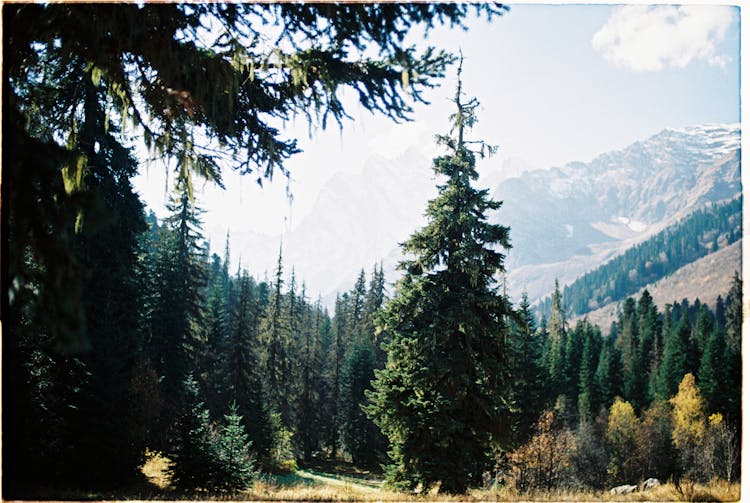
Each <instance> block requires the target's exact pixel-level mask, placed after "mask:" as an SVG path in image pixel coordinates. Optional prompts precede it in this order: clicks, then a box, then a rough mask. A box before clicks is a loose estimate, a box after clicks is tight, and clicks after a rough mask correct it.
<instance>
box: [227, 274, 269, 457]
mask: <svg viewBox="0 0 750 503" xmlns="http://www.w3.org/2000/svg"><path fill="white" fill-rule="evenodd" d="M237 279H238V284H237V293H236V297H237V298H236V301H235V303H234V305H233V306H232V313H231V317H230V332H229V335H228V338H227V345H226V347H225V348H224V351H223V353H224V355H225V362H226V363H225V368H224V369H223V374H224V376H225V377H224V381H223V384H224V395H225V396H226V397H227V398H229V399H231V400H232V403H233V406H234V408H235V409H236V410H235V411H234V412H236V413H237V414H239V415H240V416H242V418H243V426H244V428H245V430H246V431H247V432H249V438H250V439H251V441H252V444H253V449H254V450H255V452H256V453H257V455H258V457H259V458H261V459H265V458H266V457H267V456H268V452H269V449H270V447H271V426H270V417H269V411H268V406H267V404H266V397H265V394H264V392H263V384H262V380H261V378H260V372H261V368H260V361H259V360H260V358H259V357H258V354H257V351H258V345H259V333H258V330H259V325H260V316H261V312H260V310H261V308H260V302H259V300H258V298H257V292H256V288H255V285H254V281H253V279H252V278H251V277H250V276H249V275H248V274H247V272H243V274H242V276H240V277H239V278H237ZM224 403H225V404H226V402H224Z"/></svg>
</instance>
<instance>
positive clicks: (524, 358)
mask: <svg viewBox="0 0 750 503" xmlns="http://www.w3.org/2000/svg"><path fill="white" fill-rule="evenodd" d="M543 349H544V332H543V331H541V330H539V331H537V330H536V329H535V327H534V316H533V314H532V313H531V307H530V305H529V302H528V298H527V297H526V295H525V294H524V295H523V296H522V298H521V303H520V304H519V306H518V312H517V317H516V318H515V319H514V320H513V321H512V322H511V330H510V333H509V342H508V353H509V358H508V360H509V364H510V365H511V367H512V369H511V376H512V386H511V392H512V402H513V405H514V409H515V411H514V418H513V437H514V438H513V443H514V444H518V443H521V442H525V441H526V440H527V439H528V437H529V435H530V434H531V428H532V426H533V424H532V423H531V422H530V421H529V420H528V418H529V417H538V416H539V415H540V414H541V412H542V409H543V407H544V405H545V403H546V396H545V384H546V369H545V368H544V366H543V360H542V351H543Z"/></svg>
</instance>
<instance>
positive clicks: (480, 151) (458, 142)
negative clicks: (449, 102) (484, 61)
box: [435, 53, 497, 159]
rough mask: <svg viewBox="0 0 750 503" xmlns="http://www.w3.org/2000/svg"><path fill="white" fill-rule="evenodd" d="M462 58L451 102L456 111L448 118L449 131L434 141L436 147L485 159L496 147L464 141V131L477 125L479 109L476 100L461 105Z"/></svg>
mask: <svg viewBox="0 0 750 503" xmlns="http://www.w3.org/2000/svg"><path fill="white" fill-rule="evenodd" d="M463 65H464V56H463V53H460V56H459V62H458V70H457V83H456V94H455V97H454V98H453V102H454V103H455V104H456V108H457V111H456V112H455V113H452V114H451V115H450V116H449V117H450V121H451V129H450V133H449V134H448V135H436V137H435V139H436V141H437V143H438V145H445V146H446V147H448V148H449V149H451V150H453V151H454V152H456V153H457V152H459V151H461V150H462V149H464V148H465V149H467V150H469V151H471V152H473V153H474V154H476V155H479V157H480V158H482V159H483V158H485V157H488V156H491V155H494V154H495V153H496V152H497V146H496V145H489V144H487V143H486V142H484V141H483V140H466V139H464V129H471V128H473V127H474V124H476V123H477V120H478V119H477V115H476V112H475V110H476V109H477V107H479V100H478V99H476V98H470V99H469V100H468V102H466V103H462V97H463V94H464V93H463V90H462V88H463V81H462V79H461V73H462V72H463ZM468 145H478V146H479V148H477V149H476V150H472V149H470V148H469V147H468Z"/></svg>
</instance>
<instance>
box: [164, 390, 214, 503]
mask: <svg viewBox="0 0 750 503" xmlns="http://www.w3.org/2000/svg"><path fill="white" fill-rule="evenodd" d="M182 394H183V398H182V400H181V403H182V404H183V405H182V410H181V411H180V414H179V416H178V418H177V423H176V430H177V431H176V435H175V438H174V442H173V445H172V450H171V453H170V455H169V458H170V459H171V460H172V466H171V468H172V481H173V483H174V484H175V485H176V486H177V487H178V488H180V489H185V490H196V489H204V490H208V489H211V488H212V486H213V483H214V480H215V479H214V477H215V476H216V473H217V469H218V459H217V456H216V451H215V448H214V442H215V440H214V435H215V433H214V431H213V430H212V428H211V423H210V419H209V415H208V409H206V408H205V406H204V403H203V401H202V400H201V399H200V391H199V390H198V382H197V381H196V380H195V378H194V377H193V376H192V375H188V376H187V377H186V378H185V380H184V381H183V390H182Z"/></svg>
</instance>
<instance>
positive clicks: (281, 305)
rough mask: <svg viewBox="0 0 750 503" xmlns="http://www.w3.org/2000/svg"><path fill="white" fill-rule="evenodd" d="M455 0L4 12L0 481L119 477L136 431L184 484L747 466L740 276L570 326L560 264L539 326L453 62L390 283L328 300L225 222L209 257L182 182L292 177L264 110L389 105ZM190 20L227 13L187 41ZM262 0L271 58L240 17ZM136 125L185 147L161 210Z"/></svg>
mask: <svg viewBox="0 0 750 503" xmlns="http://www.w3.org/2000/svg"><path fill="white" fill-rule="evenodd" d="M467 9H468V7H467V6H466V5H461V4H449V5H443V4H388V5H385V4H384V5H378V4H341V5H334V6H330V5H322V4H321V5H301V4H274V5H256V4H236V5H235V4H232V5H223V4H205V5H204V4H195V5H190V6H186V5H175V4H164V5H150V4H146V5H143V6H136V5H114V4H113V5H106V6H93V5H80V6H71V5H65V4H49V5H40V4H35V5H30V4H29V5H13V6H5V7H4V15H5V23H6V24H5V26H4V27H5V28H7V30H6V31H5V34H4V37H5V38H4V49H5V50H4V54H6V55H9V57H8V58H6V59H5V60H4V62H3V65H4V69H5V70H6V71H5V72H4V73H5V79H6V80H5V82H4V86H3V103H4V105H5V106H4V107H3V125H4V131H6V134H7V135H8V138H7V141H6V138H4V142H5V143H4V146H6V148H5V149H3V175H4V177H5V183H4V184H3V199H4V201H6V204H5V205H4V206H3V208H4V215H3V216H4V221H3V226H4V227H3V234H4V238H5V239H6V241H5V242H4V244H3V246H4V248H3V253H4V256H5V257H6V258H7V262H8V266H7V269H6V270H4V271H3V295H4V296H5V301H6V302H5V304H4V309H3V328H4V331H3V335H4V336H3V411H4V412H3V476H4V479H3V497H4V498H33V497H47V498H50V497H57V498H63V497H65V496H66V494H68V493H66V491H67V490H73V489H79V490H86V491H90V490H96V489H106V490H109V489H113V488H116V489H121V490H124V491H125V492H124V493H119V494H128V493H127V490H128V488H130V487H133V485H134V484H137V483H138V481H139V479H142V478H143V476H144V475H143V472H142V471H141V467H142V465H143V464H144V461H146V459H147V457H148V456H149V454H152V453H154V452H158V453H161V455H162V456H163V459H166V460H168V467H167V468H168V472H169V479H170V484H171V485H172V486H173V487H174V488H175V490H176V491H177V496H178V497H179V496H184V497H195V495H199V496H212V495H219V494H223V495H224V496H226V494H227V493H231V494H236V493H237V492H238V491H242V490H245V489H248V488H249V487H251V486H253V485H254V484H256V483H258V482H259V480H260V479H261V478H262V476H263V475H262V474H269V473H271V474H273V473H277V474H278V473H293V472H294V471H295V470H297V468H298V467H300V466H306V465H312V464H315V463H320V462H322V461H326V460H333V461H345V462H348V463H350V464H352V465H354V466H357V467H366V468H368V469H371V470H376V471H380V470H382V474H383V476H384V478H385V484H386V485H387V486H388V487H391V488H393V489H394V490H398V491H412V492H421V493H427V492H429V491H431V490H436V491H439V492H440V493H451V494H461V493H465V492H467V491H468V490H470V489H472V488H474V487H478V486H481V485H487V484H488V483H489V481H493V483H494V484H496V485H501V486H504V487H511V488H514V490H517V491H518V492H520V493H524V492H525V491H529V490H536V489H543V490H554V489H559V488H565V487H591V488H603V487H607V486H609V485H617V484H622V483H638V482H640V481H641V480H642V479H643V478H645V477H659V478H661V479H665V480H666V479H668V478H673V479H674V480H682V479H683V478H687V479H689V480H692V481H704V480H712V479H714V478H723V479H726V480H728V481H734V480H736V479H737V477H738V474H739V466H738V464H739V459H738V449H737V446H738V445H739V444H738V442H739V425H740V424H741V409H740V396H741V382H740V379H741V365H740V363H741V359H740V346H741V325H742V302H741V297H742V283H741V279H740V278H739V276H735V278H734V280H733V286H732V289H731V291H730V292H728V294H727V296H726V298H721V299H718V300H717V307H716V309H715V310H714V311H712V310H710V309H709V308H708V307H707V306H706V305H705V304H704V303H702V302H701V301H698V300H696V301H695V302H694V303H690V302H688V301H683V302H682V303H674V304H672V305H668V306H664V308H663V309H662V310H661V311H660V310H659V309H658V307H657V306H655V305H654V303H653V301H652V300H651V298H650V296H649V295H648V293H647V292H645V293H644V294H643V295H642V296H641V297H640V298H639V299H637V300H636V299H627V300H626V301H625V302H624V304H623V308H622V312H621V314H620V316H619V320H618V322H617V323H616V324H614V325H613V327H612V329H611V330H610V332H609V333H608V334H602V333H601V332H600V330H599V329H598V328H597V327H594V326H592V325H591V324H589V323H588V322H587V321H585V320H584V321H580V322H578V323H577V324H576V325H575V326H574V327H569V326H568V323H567V321H566V309H565V302H567V299H566V298H565V296H564V294H561V293H560V291H559V288H557V287H556V288H555V293H554V294H553V296H552V300H551V308H550V314H549V316H548V317H546V318H544V319H542V320H541V321H540V322H537V320H536V319H535V317H534V315H533V314H532V312H531V308H530V306H529V303H528V301H527V299H526V298H525V297H524V299H523V300H522V301H521V302H520V304H519V305H518V306H514V305H513V304H512V302H511V301H510V299H509V298H508V296H507V295H506V293H505V292H504V291H503V289H502V288H501V287H500V284H499V282H498V277H500V276H501V275H502V273H503V272H504V271H505V255H504V251H505V250H507V249H508V248H509V247H510V245H511V242H512V241H511V236H512V230H511V229H510V228H509V227H507V226H503V225H500V224H492V223H490V222H489V221H488V219H487V215H488V213H490V212H493V211H496V210H499V209H500V208H501V203H500V202H497V201H493V200H492V199H491V198H490V197H489V194H488V191H487V190H480V189H477V188H476V187H475V182H476V180H477V178H478V173H477V170H476V162H477V161H478V160H480V159H483V158H485V157H487V156H489V155H491V154H493V153H494V151H495V150H496V148H495V147H493V146H491V145H488V144H486V143H484V142H483V141H479V140H471V139H469V138H468V136H469V133H470V131H471V129H472V127H473V126H474V124H475V123H476V121H477V120H478V119H477V116H476V114H475V113H476V110H477V109H478V107H479V102H478V101H477V100H476V99H472V98H466V96H465V95H464V92H463V90H462V87H461V86H462V81H461V68H462V66H461V65H462V64H463V62H462V63H461V64H460V65H459V67H458V85H457V89H456V93H455V98H454V100H453V101H454V104H455V107H456V109H455V113H453V114H452V115H451V116H450V130H449V131H448V133H446V134H444V135H438V137H437V141H438V144H439V145H440V146H441V147H442V148H443V150H444V154H443V155H441V156H439V157H437V158H435V159H434V161H433V165H432V169H433V171H434V173H435V175H436V180H437V183H438V186H437V188H438V191H437V196H436V197H435V198H434V199H432V200H431V201H429V203H428V207H427V212H426V216H427V224H426V225H425V226H424V227H423V228H421V229H419V230H417V231H415V232H414V233H413V234H412V235H411V236H410V237H409V239H408V240H407V241H406V242H405V243H404V244H403V245H402V248H403V252H404V260H403V261H402V262H401V263H400V265H399V267H400V271H401V279H399V281H398V282H397V283H396V284H395V285H393V288H392V290H391V289H390V288H389V285H386V283H385V279H384V272H383V268H382V265H374V266H368V267H372V272H371V273H370V274H369V276H368V275H367V273H366V272H365V270H364V269H363V270H362V271H361V272H360V274H359V276H358V277H357V278H352V287H351V289H350V290H348V291H346V292H341V293H340V294H339V295H338V297H337V299H336V302H335V305H334V306H333V310H332V312H330V311H329V310H327V309H326V307H324V306H323V305H322V303H321V300H320V299H319V298H318V299H316V300H313V299H311V295H310V293H309V292H308V291H307V288H306V286H305V284H304V282H302V281H300V280H299V279H298V272H297V271H295V270H294V267H293V265H292V264H285V263H284V255H283V246H281V245H280V249H279V255H278V263H277V267H276V269H275V270H274V271H273V272H272V277H270V278H268V277H264V278H259V277H256V276H253V275H252V274H251V273H250V271H248V270H246V269H243V267H242V266H241V265H239V266H237V267H234V266H233V265H232V264H233V261H232V256H231V252H232V250H231V249H230V246H229V236H228V237H227V243H226V244H225V246H224V251H223V255H221V256H220V255H219V254H217V253H212V251H211V248H210V246H209V245H208V243H207V242H206V239H205V238H204V234H203V232H204V231H203V228H202V221H201V215H202V213H201V207H200V197H199V194H198V193H197V191H195V190H194V183H193V180H194V177H196V176H202V177H203V178H205V179H209V180H213V181H215V182H216V183H221V167H222V166H223V163H224V161H228V160H229V159H230V158H231V159H233V160H235V161H237V162H238V164H237V165H235V166H234V167H235V169H239V170H240V171H243V172H246V173H252V174H253V175H254V176H256V175H257V176H259V177H260V179H262V178H264V177H270V176H271V174H272V172H273V170H274V169H276V170H281V171H282V172H283V161H284V159H286V158H288V157H289V156H291V155H293V154H294V153H296V144H295V142H294V141H293V140H284V139H283V138H282V136H283V135H282V134H281V133H280V132H279V131H278V130H277V129H275V128H274V127H273V126H272V125H270V122H268V121H267V120H270V121H271V122H273V120H272V119H286V118H288V117H291V116H293V115H295V114H299V113H302V114H303V115H306V116H307V118H308V119H309V120H310V121H311V123H312V124H319V123H320V122H322V125H325V121H326V117H327V116H328V115H329V114H330V115H331V117H332V118H334V119H336V120H339V121H340V120H341V119H343V118H346V117H347V114H346V112H345V110H344V109H343V105H342V103H341V102H340V101H339V100H338V95H337V88H338V87H337V86H351V87H353V88H354V89H356V91H357V92H358V93H359V99H360V103H361V104H362V105H363V106H365V108H367V109H368V110H371V111H374V112H378V113H383V114H385V115H386V116H388V117H391V118H393V119H402V118H407V117H408V112H409V110H410V109H409V107H408V105H406V102H405V101H404V100H405V99H406V97H407V95H410V96H411V97H412V98H415V99H417V100H419V96H420V95H419V93H420V91H422V90H424V89H426V88H429V87H431V86H433V85H435V84H434V82H435V81H436V79H439V78H441V77H442V76H443V73H444V71H445V69H446V67H447V65H448V64H449V63H450V62H451V61H453V58H452V57H451V56H450V55H449V54H447V53H443V52H434V51H432V50H427V51H426V52H425V53H423V54H418V53H416V52H415V50H412V49H413V48H407V49H408V50H403V49H402V42H403V39H404V36H405V33H406V32H407V31H408V28H410V27H411V26H412V25H423V26H426V27H427V29H429V28H432V27H433V26H434V24H435V23H446V24H458V25H460V24H461V20H462V19H463V18H464V16H465V15H466V13H467ZM477 10H478V11H479V12H484V13H485V14H487V15H488V16H489V17H492V16H493V15H499V14H501V13H502V11H503V8H501V7H498V6H477ZM9 18H10V21H8V19H9ZM207 19H210V20H212V21H213V22H218V23H219V24H220V25H221V26H223V27H224V28H225V31H224V32H222V33H223V35H222V36H220V37H219V38H218V39H217V41H216V42H215V44H214V45H212V46H211V47H200V46H199V45H196V43H197V42H196V41H197V40H198V39H199V37H198V36H197V33H198V32H199V31H200V29H201V26H202V22H204V21H206V20H207ZM32 20H33V21H32ZM39 20H42V21H44V22H38V21H39ZM269 20H273V21H274V22H275V23H276V25H277V26H279V27H280V30H281V34H280V35H279V37H281V38H280V40H282V41H283V42H284V44H282V47H285V48H286V47H287V46H288V47H289V48H291V49H290V50H291V53H290V54H285V53H282V52H281V50H280V49H279V48H278V47H274V48H273V49H269V52H268V53H267V54H265V56H264V55H263V54H259V53H260V52H261V45H258V44H260V39H261V38H262V37H260V35H258V36H257V37H255V38H253V37H248V33H249V32H251V33H254V32H253V31H252V27H253V26H254V24H253V23H259V22H263V21H266V22H268V21H269ZM165 33H166V34H167V35H166V36H165V35H164V34H165ZM384 33H385V34H388V35H384ZM300 34H302V35H304V36H305V37H309V38H310V39H311V40H313V41H315V44H321V46H317V45H316V46H315V47H313V48H308V49H304V48H301V47H300V46H299V45H298V43H299V36H300ZM241 42H245V43H246V45H243V43H241ZM365 42H367V44H375V45H376V46H378V47H379V49H380V51H381V52H380V56H381V58H380V59H379V60H378V61H371V60H368V59H367V58H366V57H365V56H364V55H362V54H360V53H362V52H365V53H366V52H367V50H366V47H365V46H366V45H367V44H366V43H365ZM165 44H166V47H165ZM272 45H273V44H272ZM102 47H104V48H106V50H100V49H101V48H102ZM349 51H353V52H355V53H357V55H359V56H361V57H362V58H363V59H362V60H352V59H351V58H352V57H353V56H352V55H351V54H350V52H349ZM358 51H359V52H358ZM264 57H265V59H263V58H264ZM382 61H386V63H383V62H382ZM195 62H199V63H200V64H197V65H196V64H193V63H195ZM256 62H257V63H258V65H257V67H256V66H255V65H256ZM183 64H184V66H183ZM205 75H211V76H213V77H216V78H215V79H205V78H203V77H205ZM141 107H142V110H141ZM309 107H312V108H309ZM310 110H312V111H310ZM134 132H135V133H138V134H139V135H140V136H142V137H143V139H144V141H146V143H150V144H151V146H152V147H154V148H153V149H152V151H153V152H154V153H156V154H158V155H160V156H164V157H165V158H167V159H171V160H172V161H175V162H173V164H172V165H171V167H173V168H175V170H176V172H177V175H178V176H176V177H175V180H174V181H175V185H174V188H173V190H172V191H171V196H172V197H171V201H170V203H169V205H168V207H167V210H168V216H167V217H166V218H164V219H162V220H161V221H159V220H158V219H156V218H155V217H154V215H153V213H150V212H147V211H146V209H145V208H144V206H143V204H142V203H141V201H140V200H139V198H138V196H137V194H136V193H135V192H134V190H133V187H132V185H131V181H130V180H131V178H132V177H133V175H134V174H135V173H136V172H137V171H138V169H139V160H138V158H137V156H136V154H135V152H136V149H135V147H134V146H133V145H132V142H131V140H132V136H131V135H133V134H134ZM202 140H204V141H202ZM227 152H235V154H236V153H237V152H248V154H247V158H244V159H242V160H239V159H238V158H237V157H234V156H235V154H227ZM236 155H239V154H236ZM424 168H425V169H428V168H429V167H428V166H425V167H424ZM9 185H10V186H12V190H9V189H8V186H9ZM508 203H509V202H506V204H508ZM500 214H502V212H500ZM299 274H300V276H301V275H302V271H300V272H299ZM74 494H80V493H74Z"/></svg>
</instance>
